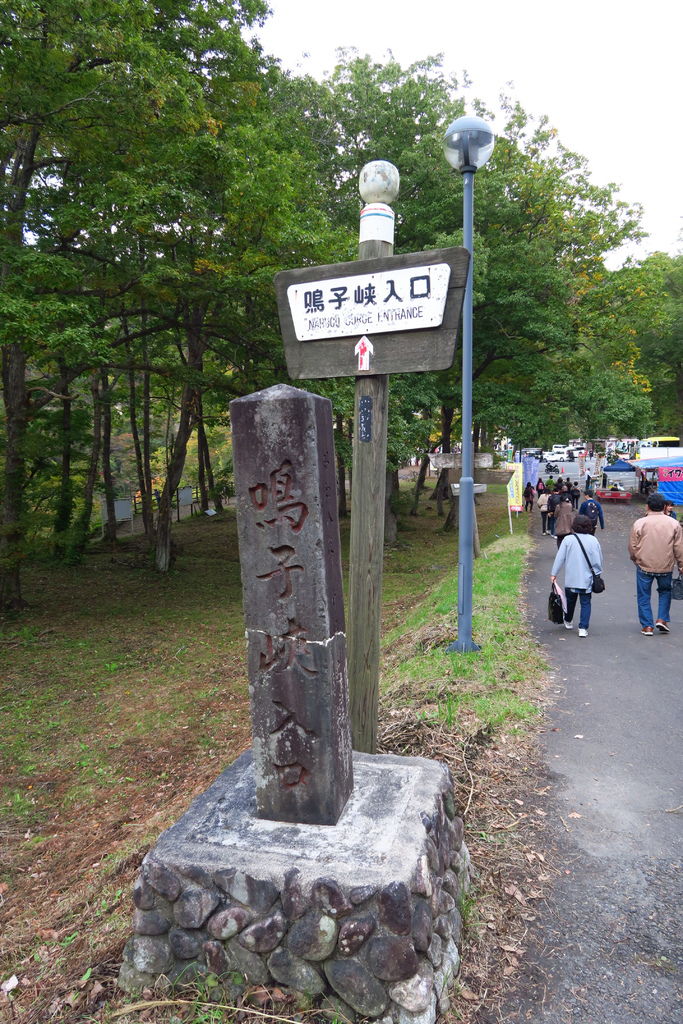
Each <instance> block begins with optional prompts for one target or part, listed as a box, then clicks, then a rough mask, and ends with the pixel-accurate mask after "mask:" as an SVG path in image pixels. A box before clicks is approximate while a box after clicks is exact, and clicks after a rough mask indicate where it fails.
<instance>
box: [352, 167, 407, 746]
mask: <svg viewBox="0 0 683 1024" xmlns="http://www.w3.org/2000/svg"><path fill="white" fill-rule="evenodd" d="M377 163H379V164H382V163H384V162H383V161H378V162H377ZM385 166H386V165H385ZM372 167H373V164H368V165H366V167H365V168H363V172H362V173H361V184H362V182H363V175H364V174H365V172H366V171H367V170H369V168H372ZM389 167H391V165H389ZM393 170H394V171H395V168H393ZM397 191H398V174H397V173H396V192H397ZM396 192H394V194H393V195H391V199H393V198H395V195H396ZM361 194H362V195H363V198H364V199H365V200H366V201H367V202H373V201H376V200H373V197H372V196H370V195H368V194H367V193H366V192H364V191H363V190H362V189H361ZM389 194H390V193H389ZM378 198H380V199H381V198H388V195H386V194H385V196H384V197H382V196H381V195H380V196H378ZM366 209H368V208H367V207H366ZM387 209H388V208H387ZM389 213H390V211H389ZM361 217H362V215H361ZM391 237H392V241H387V240H386V234H385V238H384V239H382V238H377V237H375V238H369V239H367V240H363V235H362V234H361V242H360V244H359V246H358V258H359V259H361V260H365V259H372V258H373V257H386V256H391V255H393V252H394V243H393V224H392V231H391ZM388 403H389V377H388V375H387V374H376V375H375V374H372V375H367V376H362V377H360V376H359V377H356V401H355V420H354V434H353V490H352V492H351V541H350V551H349V621H348V675H349V696H350V703H351V734H352V741H353V748H354V750H361V751H363V752H364V753H368V754H374V753H375V752H376V749H377V707H378V703H379V654H380V627H381V618H382V569H383V559H384V499H385V494H386V465H387V419H388Z"/></svg>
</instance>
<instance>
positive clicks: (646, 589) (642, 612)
mask: <svg viewBox="0 0 683 1024" xmlns="http://www.w3.org/2000/svg"><path fill="white" fill-rule="evenodd" d="M654 580H657V594H658V597H659V602H658V607H657V618H658V619H662V620H663V621H664V622H668V621H669V612H670V610H671V573H670V572H645V570H644V569H641V568H640V566H638V565H637V566H636V598H637V601H638V618H639V619H640V625H641V626H643V628H644V627H645V626H652V627H653V628H654V621H653V619H652V603H651V601H650V595H651V593H652V583H653V581H654Z"/></svg>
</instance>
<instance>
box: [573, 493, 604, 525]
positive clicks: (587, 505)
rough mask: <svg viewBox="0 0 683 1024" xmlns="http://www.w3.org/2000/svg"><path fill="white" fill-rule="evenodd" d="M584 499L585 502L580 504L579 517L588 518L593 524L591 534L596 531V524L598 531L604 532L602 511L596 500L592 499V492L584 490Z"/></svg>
mask: <svg viewBox="0 0 683 1024" xmlns="http://www.w3.org/2000/svg"><path fill="white" fill-rule="evenodd" d="M584 497H585V499H586V500H585V501H583V502H582V503H581V507H580V509H579V515H580V516H588V518H589V519H590V521H591V523H592V524H593V533H595V531H596V530H597V528H598V523H600V529H601V530H604V529H605V516H604V514H603V511H602V505H601V504H600V502H599V501H598V500H597V499H596V498H594V497H593V492H592V491H591V490H590V489H589V488H586V490H585V491H584Z"/></svg>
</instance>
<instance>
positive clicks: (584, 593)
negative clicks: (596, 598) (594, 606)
mask: <svg viewBox="0 0 683 1024" xmlns="http://www.w3.org/2000/svg"><path fill="white" fill-rule="evenodd" d="M564 592H565V595H566V597H567V614H566V615H565V621H566V622H571V621H572V619H573V618H574V609H575V608H576V599H577V597H578V599H579V601H580V602H581V614H580V615H579V629H588V623H589V622H590V620H591V597H592V596H593V594H592V592H591V591H590V590H579V589H578V587H565V588H564Z"/></svg>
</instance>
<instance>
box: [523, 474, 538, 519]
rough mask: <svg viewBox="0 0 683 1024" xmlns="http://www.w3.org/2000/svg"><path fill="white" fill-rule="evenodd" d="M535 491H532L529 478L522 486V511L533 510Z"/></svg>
mask: <svg viewBox="0 0 683 1024" xmlns="http://www.w3.org/2000/svg"><path fill="white" fill-rule="evenodd" d="M535 493H536V492H535V491H534V485H533V484H532V482H531V480H530V481H529V483H528V484H527V485H526V487H525V488H524V511H525V512H531V511H532V510H533V507H534V494H535Z"/></svg>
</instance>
